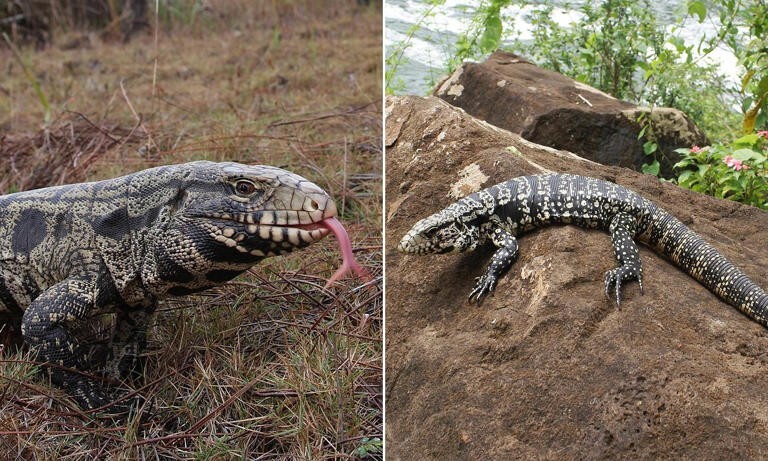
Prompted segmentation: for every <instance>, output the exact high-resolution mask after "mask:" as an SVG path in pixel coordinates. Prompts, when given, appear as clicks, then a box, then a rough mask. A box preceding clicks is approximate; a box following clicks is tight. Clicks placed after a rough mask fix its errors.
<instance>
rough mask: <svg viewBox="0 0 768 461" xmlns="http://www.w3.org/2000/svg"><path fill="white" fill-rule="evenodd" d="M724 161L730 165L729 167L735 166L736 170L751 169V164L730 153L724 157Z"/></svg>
mask: <svg viewBox="0 0 768 461" xmlns="http://www.w3.org/2000/svg"><path fill="white" fill-rule="evenodd" d="M723 162H725V164H726V165H728V168H733V169H734V170H736V171H741V170H748V169H749V165H745V164H744V163H743V162H742V161H741V160H737V159H735V158H733V157H731V156H730V155H726V156H725V158H724V159H723Z"/></svg>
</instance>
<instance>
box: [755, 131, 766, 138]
mask: <svg viewBox="0 0 768 461" xmlns="http://www.w3.org/2000/svg"><path fill="white" fill-rule="evenodd" d="M757 136H758V137H759V138H765V139H768V131H758V132H757Z"/></svg>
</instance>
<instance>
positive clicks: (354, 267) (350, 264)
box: [318, 218, 373, 288]
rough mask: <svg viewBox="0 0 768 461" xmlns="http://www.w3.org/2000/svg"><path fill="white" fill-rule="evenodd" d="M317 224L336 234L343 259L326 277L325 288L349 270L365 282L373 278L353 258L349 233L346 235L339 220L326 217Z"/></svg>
mask: <svg viewBox="0 0 768 461" xmlns="http://www.w3.org/2000/svg"><path fill="white" fill-rule="evenodd" d="M318 224H320V225H321V226H323V227H325V228H326V229H328V230H330V231H331V232H333V235H335V236H336V240H338V242H339V248H340V249H341V257H342V259H343V263H342V264H341V267H340V268H339V269H338V270H337V271H336V272H334V274H333V275H332V276H331V278H329V279H328V283H326V284H325V288H328V287H329V286H331V284H332V283H333V282H335V281H337V280H340V279H341V278H343V277H344V276H345V275H346V274H347V273H348V272H350V271H351V272H354V273H355V275H357V276H358V277H360V278H361V279H363V280H365V281H366V282H367V281H369V280H373V277H372V276H371V274H370V273H369V272H368V271H367V270H365V268H364V267H363V266H361V265H360V264H359V263H358V262H357V261H356V260H355V255H354V254H353V253H352V242H350V241H349V235H347V231H346V229H344V226H342V225H341V223H340V222H339V220H338V219H336V218H326V219H324V220H322V221H320V222H319V223H318Z"/></svg>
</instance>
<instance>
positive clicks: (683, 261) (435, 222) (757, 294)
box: [398, 174, 768, 327]
mask: <svg viewBox="0 0 768 461" xmlns="http://www.w3.org/2000/svg"><path fill="white" fill-rule="evenodd" d="M552 224H573V225H576V226H580V227H584V228H589V229H599V230H603V231H607V232H609V233H610V235H611V240H612V243H613V247H614V251H615V255H616V260H617V262H618V266H617V267H616V268H614V269H611V270H609V271H607V272H606V274H605V279H604V283H605V293H606V295H609V293H610V292H611V290H612V289H614V290H615V299H616V303H617V305H618V304H620V303H621V285H622V283H623V282H626V281H630V280H636V281H637V282H638V283H639V284H640V289H641V290H642V275H643V269H642V265H641V261H640V253H639V250H638V247H637V245H636V243H635V240H637V241H639V242H642V243H645V244H646V245H648V246H650V247H651V248H653V249H654V250H656V251H657V252H658V253H660V254H662V255H664V256H666V257H667V258H669V259H670V260H671V261H673V262H674V263H675V264H676V265H677V266H678V267H680V268H681V269H683V270H684V271H685V272H686V273H688V274H689V275H691V276H692V277H693V278H694V279H696V280H697V281H699V282H700V283H701V284H702V285H704V286H705V287H707V288H708V289H709V290H710V291H712V292H713V293H714V294H716V295H717V296H718V297H720V298H721V299H723V300H724V301H725V302H727V303H728V304H730V305H732V306H734V307H736V308H737V309H738V310H740V311H741V312H743V313H744V314H746V315H747V316H749V317H750V318H752V319H753V320H755V321H756V322H758V323H760V324H762V325H763V326H767V327H768V294H766V292H765V291H764V290H763V289H762V288H760V287H759V286H758V285H757V284H755V283H754V282H753V281H752V280H750V279H749V277H747V276H746V275H745V274H744V273H743V272H742V271H741V270H739V269H738V268H737V267H736V266H734V265H733V264H732V263H731V262H730V261H728V260H727V259H726V258H725V257H724V256H722V255H721V254H720V253H718V252H717V250H715V249H714V248H713V247H712V246H711V245H709V244H708V243H707V242H705V241H704V240H703V239H702V238H701V237H700V236H699V235H697V234H696V233H694V232H693V231H691V230H690V229H688V228H687V227H686V226H685V225H684V224H683V223H681V222H680V221H679V220H678V219H676V218H675V217H674V216H672V215H671V214H669V213H668V212H666V211H665V210H664V209H662V208H661V207H659V206H658V205H656V204H654V203H653V202H651V201H650V200H648V199H646V198H644V197H642V196H641V195H639V194H637V193H635V192H633V191H631V190H629V189H627V188H624V187H622V186H619V185H617V184H614V183H610V182H607V181H602V180H599V179H595V178H589V177H585V176H576V175H567V174H543V175H534V176H521V177H517V178H513V179H511V180H509V181H506V182H503V183H500V184H497V185H495V186H491V187H489V188H487V189H484V190H481V191H479V192H476V193H473V194H470V195H469V196H467V197H465V198H462V199H460V200H458V201H457V202H455V203H453V204H451V205H449V206H448V207H446V208H445V209H443V210H442V211H440V212H438V213H435V214H434V215H432V216H429V217H427V218H424V219H422V220H421V221H419V222H417V223H416V224H415V225H414V226H413V228H411V230H410V231H409V232H408V233H407V234H406V235H405V236H404V237H403V239H402V240H401V242H400V244H399V245H398V249H399V250H400V251H402V252H405V253H412V254H428V253H449V252H459V251H465V250H474V249H475V248H476V247H477V246H478V245H479V244H481V243H482V242H484V241H486V240H490V241H492V242H493V244H494V245H495V246H496V247H497V250H496V252H495V253H494V255H493V257H492V258H491V262H490V264H489V265H488V267H487V268H486V270H485V272H484V274H483V275H482V276H481V277H479V278H478V280H477V283H476V285H475V288H474V290H473V291H472V292H471V293H470V296H469V300H470V302H472V301H477V302H481V301H482V299H483V298H484V297H485V296H487V295H488V294H490V293H491V292H493V290H494V288H495V287H496V283H497V281H498V279H499V278H500V277H501V276H502V275H503V274H504V273H506V272H507V271H508V270H509V268H510V267H511V266H512V264H513V263H514V262H515V260H516V259H517V257H518V244H517V239H516V237H517V236H518V235H521V234H523V233H526V232H529V231H531V230H533V229H535V228H539V227H544V226H548V225H552Z"/></svg>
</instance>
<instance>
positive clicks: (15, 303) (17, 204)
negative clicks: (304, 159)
mask: <svg viewBox="0 0 768 461" xmlns="http://www.w3.org/2000/svg"><path fill="white" fill-rule="evenodd" d="M336 213H337V211H336V206H335V204H334V203H333V201H332V200H331V198H330V197H329V196H328V195H327V194H326V193H325V192H324V191H323V190H322V189H321V188H319V187H318V186H316V185H315V184H313V183H311V182H309V181H308V180H306V179H304V178H302V177H301V176H298V175H296V174H293V173H291V172H288V171H286V170H282V169H280V168H275V167H270V166H246V165H242V164H237V163H213V162H204V161H201V162H191V163H186V164H180V165H170V166H163V167H157V168H152V169H148V170H144V171H140V172H137V173H134V174H130V175H127V176H123V177H120V178H115V179H110V180H105V181H99V182H92V183H82V184H72V185H65V186H56V187H50V188H45V189H39V190H33V191H28V192H20V193H15V194H9V195H5V196H0V314H3V315H4V317H3V318H11V319H13V320H12V321H10V324H6V325H5V326H6V327H15V328H17V329H20V330H21V333H22V335H23V338H24V341H25V342H26V343H27V344H29V346H31V348H32V349H33V351H34V352H35V353H36V355H37V357H38V359H39V360H40V361H41V362H45V363H47V364H49V366H48V367H47V370H48V372H49V373H50V376H51V381H52V382H53V383H54V384H56V385H58V386H61V387H63V388H64V389H65V390H66V391H67V392H68V393H69V394H70V395H71V396H72V397H73V398H74V400H75V401H76V402H77V403H78V404H79V405H80V406H82V407H83V408H89V409H93V408H98V407H102V406H105V405H107V404H109V403H110V402H111V401H112V398H111V395H110V392H108V391H107V390H106V389H104V388H103V386H101V385H100V384H99V383H97V382H96V381H94V380H92V379H90V378H89V377H87V376H85V375H83V374H82V373H79V372H78V371H84V370H88V369H89V364H88V362H87V360H86V354H85V351H84V350H83V347H81V344H80V342H79V341H78V338H76V337H75V336H74V335H73V334H72V331H71V330H72V326H73V325H74V324H75V323H76V322H78V321H82V320H84V319H86V318H89V317H90V316H91V315H93V314H95V313H99V312H116V314H117V315H116V328H115V331H114V333H113V338H112V341H111V347H110V350H111V356H112V358H111V360H110V361H109V363H108V364H107V368H106V371H107V373H108V374H109V375H110V376H112V377H115V378H119V379H122V378H125V377H128V376H129V375H131V374H132V373H135V369H136V367H137V361H138V355H139V352H140V351H141V349H142V348H143V347H144V345H145V343H146V329H147V324H148V322H149V320H150V319H151V317H152V313H153V312H154V310H155V307H156V305H157V302H158V300H161V299H163V298H165V297H168V296H176V295H186V294H189V293H195V292H198V291H201V290H205V289H207V288H210V287H213V286H216V285H220V284H222V283H224V282H226V281H228V280H230V279H232V278H234V277H235V276H237V275H238V274H240V273H242V272H243V271H245V270H247V269H249V268H250V267H251V266H253V265H254V264H256V263H258V262H259V261H260V260H262V259H264V258H266V257H269V256H274V255H279V254H284V253H287V252H290V251H292V250H294V249H296V248H301V247H304V246H307V245H309V244H311V243H313V242H315V241H317V240H319V239H321V238H323V237H325V236H326V235H328V234H329V233H330V232H331V230H333V229H332V226H328V225H326V223H327V222H335V223H336V224H338V223H337V221H336V220H335V216H336ZM338 227H341V226H340V224H338ZM342 229H343V228H342ZM334 233H336V231H335V230H334ZM337 236H338V234H337ZM345 238H346V237H345ZM345 260H346V257H345ZM0 326H3V325H0Z"/></svg>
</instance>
